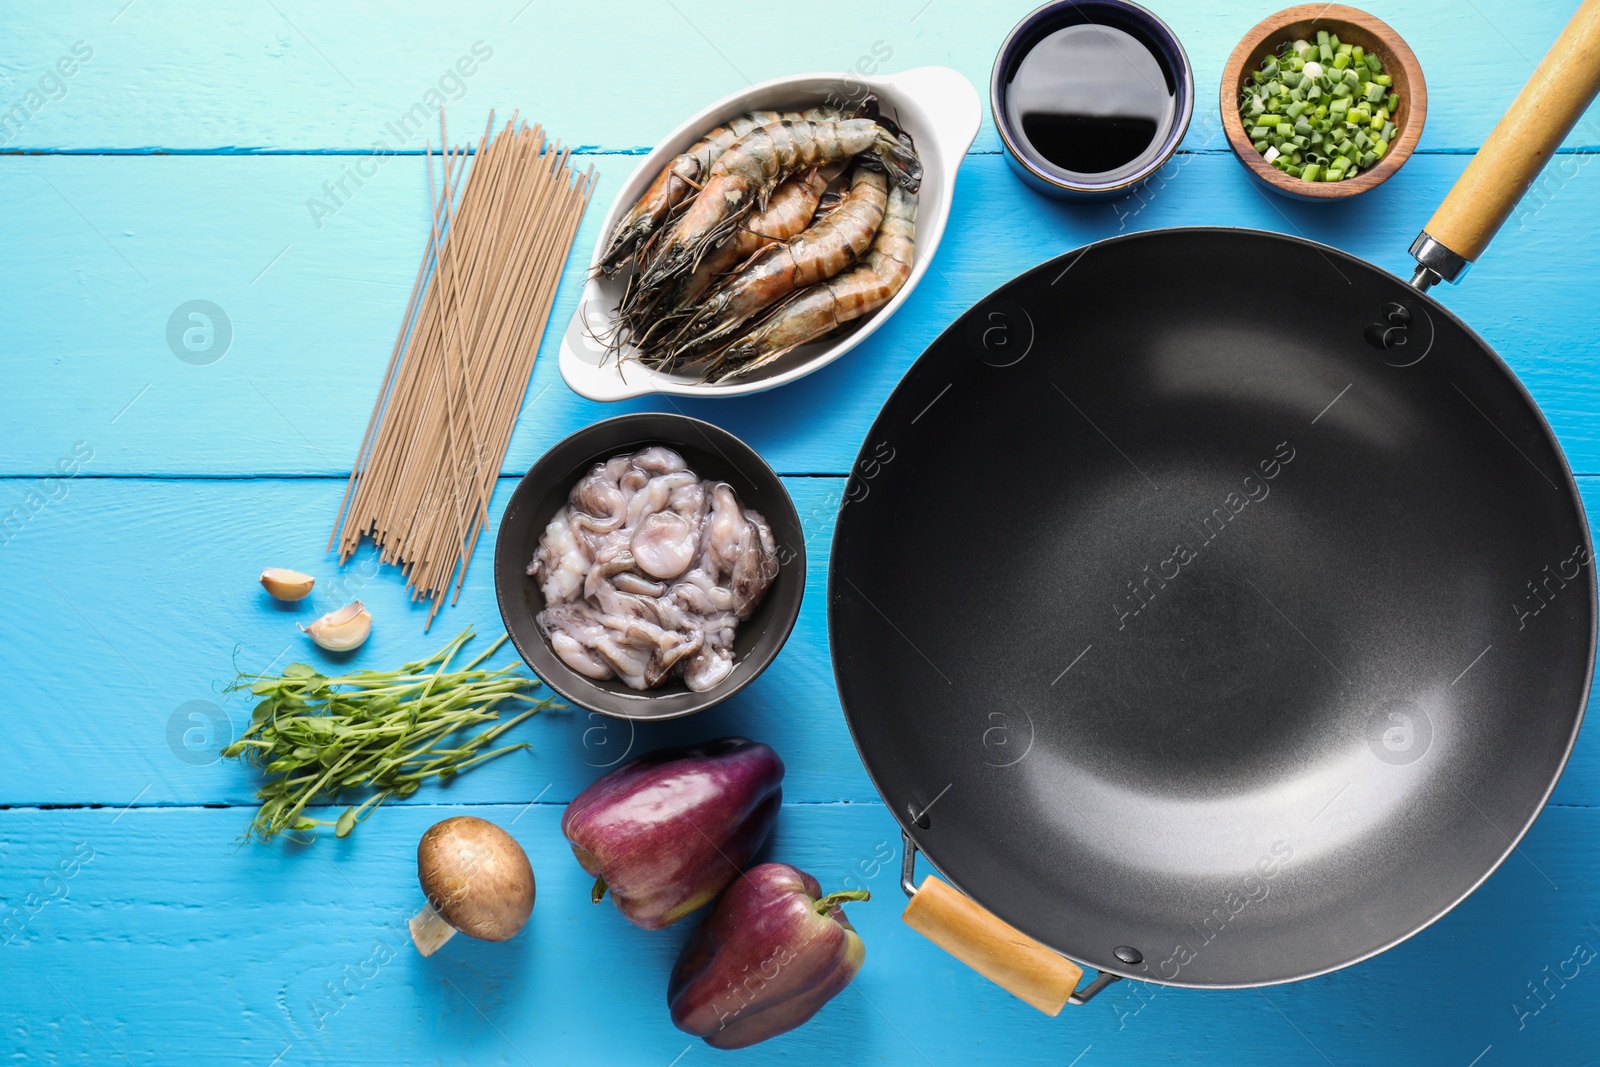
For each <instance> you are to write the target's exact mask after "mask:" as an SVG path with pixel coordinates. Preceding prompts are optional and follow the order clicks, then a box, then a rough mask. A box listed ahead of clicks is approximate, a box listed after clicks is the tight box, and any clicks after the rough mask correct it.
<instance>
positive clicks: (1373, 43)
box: [1222, 4, 1428, 200]
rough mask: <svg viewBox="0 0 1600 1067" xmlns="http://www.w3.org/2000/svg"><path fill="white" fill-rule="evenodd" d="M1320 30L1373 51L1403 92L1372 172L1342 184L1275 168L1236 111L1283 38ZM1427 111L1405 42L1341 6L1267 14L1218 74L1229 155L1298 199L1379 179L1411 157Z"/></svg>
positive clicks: (1348, 191)
mask: <svg viewBox="0 0 1600 1067" xmlns="http://www.w3.org/2000/svg"><path fill="white" fill-rule="evenodd" d="M1318 30H1327V31H1328V32H1329V33H1331V34H1335V35H1337V36H1338V38H1339V40H1340V41H1341V42H1343V43H1347V44H1358V45H1360V46H1361V47H1362V48H1363V49H1364V50H1366V51H1368V52H1376V53H1377V55H1378V58H1379V59H1381V60H1382V61H1383V71H1384V73H1385V74H1388V75H1389V76H1390V77H1392V78H1393V79H1394V91H1395V94H1396V95H1398V96H1399V97H1400V106H1399V109H1398V110H1397V111H1396V113H1395V114H1394V115H1392V116H1390V121H1392V122H1393V123H1394V125H1395V130H1396V135H1395V139H1394V141H1393V142H1391V143H1390V145H1389V151H1388V152H1387V153H1385V155H1384V157H1383V158H1382V159H1380V160H1378V162H1377V163H1376V164H1375V165H1374V166H1373V167H1372V169H1371V170H1365V171H1362V172H1361V173H1360V174H1357V175H1356V176H1355V177H1354V178H1348V179H1346V180H1344V181H1342V182H1308V181H1303V180H1302V179H1300V178H1296V177H1293V176H1292V175H1289V174H1285V173H1284V172H1283V171H1281V170H1279V169H1278V168H1277V167H1274V166H1273V165H1272V164H1271V163H1268V162H1267V161H1266V160H1265V159H1263V158H1262V156H1261V153H1260V152H1257V151H1256V147H1255V145H1254V144H1252V143H1251V141H1250V137H1249V135H1248V134H1247V133H1246V132H1245V128H1244V121H1243V119H1242V117H1241V116H1240V114H1239V95H1240V93H1242V92H1243V91H1244V85H1245V82H1246V81H1247V80H1249V77H1250V74H1251V72H1252V71H1256V70H1260V69H1261V62H1262V60H1264V59H1266V57H1267V56H1268V55H1269V54H1275V53H1276V52H1277V51H1278V49H1280V48H1282V47H1283V44H1284V42H1286V41H1293V40H1307V41H1315V40H1316V39H1317V31H1318ZM1427 117H1428V86H1427V83H1426V82H1425V81H1424V80H1423V78H1422V65H1421V64H1419V63H1418V62H1417V57H1416V54H1415V53H1413V52H1412V51H1411V48H1410V46H1409V45H1407V44H1406V42H1405V41H1404V40H1403V39H1402V38H1401V37H1400V35H1399V34H1398V33H1396V32H1394V30H1392V29H1390V28H1389V26H1388V24H1387V23H1385V22H1383V21H1382V20H1380V19H1377V18H1374V17H1373V16H1371V15H1369V14H1367V13H1366V12H1365V11H1359V10H1357V9H1356V8H1353V7H1345V6H1343V5H1342V4H1301V5H1299V6H1298V7H1291V8H1285V9H1284V10H1282V11H1280V12H1278V13H1277V14H1276V15H1269V16H1268V17H1266V18H1264V19H1262V20H1261V21H1260V22H1258V23H1256V25H1255V26H1254V27H1252V28H1251V30H1250V32H1249V33H1247V34H1245V35H1244V39H1243V40H1241V41H1240V42H1239V45H1238V47H1237V48H1235V49H1234V50H1233V54H1232V55H1231V56H1229V57H1228V65H1227V66H1226V67H1225V68H1223V72H1222V126H1223V128H1224V129H1225V130H1227V132H1228V144H1229V145H1231V146H1232V147H1233V154H1234V155H1236V156H1238V157H1239V162H1241V163H1243V164H1244V165H1245V166H1246V167H1247V168H1248V169H1249V170H1250V173H1251V174H1253V175H1255V176H1256V177H1257V178H1258V179H1260V180H1261V181H1262V182H1263V183H1265V184H1266V185H1268V186H1269V187H1271V188H1272V189H1273V190H1275V191H1277V192H1280V193H1283V194H1285V195H1287V196H1294V197H1298V198H1300V199H1302V200H1337V199H1341V198H1343V197H1347V196H1355V195H1357V194H1358V193H1364V192H1366V191H1367V190H1368V189H1371V188H1373V187H1374V186H1376V185H1381V184H1383V182H1384V181H1386V180H1387V179H1388V178H1389V176H1390V175H1391V174H1393V173H1394V172H1395V171H1397V170H1399V169H1400V167H1401V166H1402V165H1403V164H1404V163H1405V161H1406V160H1407V159H1410V158H1411V152H1412V150H1413V149H1414V148H1416V147H1417V139H1418V138H1420V137H1421V136H1422V124H1423V122H1424V121H1425V120H1426V119H1427Z"/></svg>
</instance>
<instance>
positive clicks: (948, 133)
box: [882, 67, 983, 184]
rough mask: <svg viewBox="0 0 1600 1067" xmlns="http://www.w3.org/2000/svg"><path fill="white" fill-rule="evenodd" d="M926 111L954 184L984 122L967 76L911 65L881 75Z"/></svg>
mask: <svg viewBox="0 0 1600 1067" xmlns="http://www.w3.org/2000/svg"><path fill="white" fill-rule="evenodd" d="M882 82H883V83H884V84H885V85H889V86H893V87H894V89H895V90H896V91H898V92H899V93H901V94H902V95H904V96H905V97H906V99H908V100H915V101H916V102H917V106H918V107H920V108H922V109H923V110H924V111H925V112H927V116H928V123H929V126H930V127H931V129H932V130H933V133H934V136H935V138H936V140H937V142H938V143H937V144H936V145H935V146H934V148H935V149H936V150H937V151H938V153H939V162H940V164H941V166H942V169H943V170H944V172H945V173H946V174H948V175H950V181H951V183H952V184H953V183H954V181H955V174H956V171H957V169H959V168H960V166H961V161H962V160H963V159H964V158H966V154H967V149H968V148H971V147H972V142H973V140H974V139H976V138H977V136H978V127H979V126H981V125H982V124H983V103H982V102H981V101H980V100H979V99H978V90H977V89H975V88H973V86H972V82H970V81H968V80H967V76H966V75H965V74H962V73H961V72H960V71H958V70H952V69H951V68H950V67H912V68H911V69H910V70H902V71H900V72H899V73H898V74H890V75H888V76H886V77H884V78H883V79H882ZM922 147H923V146H921V145H919V146H918V148H919V149H921V148H922Z"/></svg>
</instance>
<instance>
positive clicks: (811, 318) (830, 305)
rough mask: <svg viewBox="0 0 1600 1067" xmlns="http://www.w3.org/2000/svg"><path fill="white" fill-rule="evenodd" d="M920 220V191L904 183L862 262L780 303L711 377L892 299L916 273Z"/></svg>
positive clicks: (763, 360)
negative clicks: (905, 185)
mask: <svg viewBox="0 0 1600 1067" xmlns="http://www.w3.org/2000/svg"><path fill="white" fill-rule="evenodd" d="M916 221H917V196H916V194H915V193H912V192H909V191H907V190H905V189H902V188H901V187H899V186H895V187H894V188H892V189H890V190H889V207H888V210H887V211H886V212H885V213H884V216H883V225H882V226H881V227H879V229H878V235H877V237H875V238H873V241H872V247H871V248H870V249H868V251H867V254H866V255H865V256H863V257H862V260H861V264H860V266H857V267H856V268H854V269H853V270H851V271H849V272H847V273H845V274H841V275H839V276H838V277H836V278H831V279H829V280H828V281H826V282H823V283H822V284H820V285H813V286H811V287H810V288H808V289H803V290H801V291H800V292H798V293H796V294H794V295H793V296H791V297H790V298H789V299H788V300H785V301H784V302H783V303H781V304H779V305H778V306H777V307H776V308H774V309H773V310H772V312H771V313H770V314H769V315H768V316H767V317H766V318H765V319H764V320H763V321H762V322H761V323H760V324H759V325H757V326H756V328H755V329H753V330H751V331H750V332H749V333H748V334H746V335H745V336H743V337H741V338H739V340H737V341H735V342H734V343H733V344H731V345H729V346H728V347H727V348H725V349H723V350H722V352H721V353H720V354H719V355H718V356H717V359H716V362H715V363H714V364H713V365H712V367H711V370H710V372H709V373H708V374H707V376H706V377H707V379H708V380H710V381H723V380H725V379H727V378H733V377H737V376H739V375H744V374H749V373H750V372H751V371H753V370H756V369H758V368H760V367H764V366H766V365H767V364H768V363H771V362H772V361H773V360H775V359H777V358H779V357H780V356H783V355H784V354H786V353H788V352H790V351H791V350H793V349H794V348H796V347H798V346H800V345H803V344H805V343H806V342H807V341H814V340H816V339H817V338H819V337H821V336H822V335H823V334H825V333H828V332H829V331H830V330H833V329H835V328H837V327H839V326H842V325H844V324H845V323H847V322H849V321H851V320H852V319H858V318H860V317H861V316H862V315H865V314H868V313H869V312H872V311H876V310H877V309H878V308H880V307H882V306H883V305H884V304H887V303H888V302H889V301H890V300H891V299H892V298H893V297H894V294H895V293H898V292H899V291H900V287H901V286H903V285H905V283H906V279H907V278H908V277H910V275H911V265H912V263H913V262H914V261H915V258H916V246H915V244H914V236H915V233H916Z"/></svg>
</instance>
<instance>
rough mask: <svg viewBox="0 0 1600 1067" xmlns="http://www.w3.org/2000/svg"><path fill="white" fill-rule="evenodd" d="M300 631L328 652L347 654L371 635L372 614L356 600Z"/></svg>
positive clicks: (303, 627)
mask: <svg viewBox="0 0 1600 1067" xmlns="http://www.w3.org/2000/svg"><path fill="white" fill-rule="evenodd" d="M300 629H302V630H304V631H305V632H306V634H307V635H309V636H310V638H311V640H313V641H315V642H316V643H317V644H319V645H321V646H322V647H323V648H325V649H327V650H328V651H329V652H349V651H350V650H351V649H353V648H360V647H361V646H362V644H364V643H365V642H366V640H367V636H368V635H369V634H371V633H372V613H371V612H369V611H368V610H367V609H366V607H365V606H364V605H363V604H362V603H361V601H359V600H356V601H353V602H351V603H349V604H346V605H345V606H344V607H342V608H340V609H339V610H338V611H330V612H329V613H328V614H326V615H324V616H323V617H322V618H320V619H318V620H317V621H316V622H314V623H312V624H311V625H310V626H302V627H300Z"/></svg>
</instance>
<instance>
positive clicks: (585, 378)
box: [557, 289, 652, 403]
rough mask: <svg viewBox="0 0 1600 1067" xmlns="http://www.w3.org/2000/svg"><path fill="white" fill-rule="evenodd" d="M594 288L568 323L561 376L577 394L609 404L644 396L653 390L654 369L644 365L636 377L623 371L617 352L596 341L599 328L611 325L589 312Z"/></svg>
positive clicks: (581, 301) (638, 368)
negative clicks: (651, 375)
mask: <svg viewBox="0 0 1600 1067" xmlns="http://www.w3.org/2000/svg"><path fill="white" fill-rule="evenodd" d="M591 301H592V294H591V291H590V290H588V289H586V290H585V291H584V294H583V295H582V296H581V297H579V298H578V309H577V310H576V311H574V312H573V313H572V319H571V320H570V321H569V322H568V323H567V332H566V333H564V334H563V335H562V336H561V351H560V354H559V356H558V357H557V358H558V362H559V365H560V367H561V377H562V378H563V379H565V380H566V383H567V385H568V387H570V388H571V389H572V391H573V392H574V393H577V394H578V395H579V396H581V397H584V398H585V399H588V400H598V401H600V402H601V403H608V402H611V401H614V400H628V399H631V398H633V397H636V396H643V395H644V394H646V393H648V392H650V391H651V388H652V387H651V384H650V382H649V377H650V372H649V371H647V370H646V369H645V368H644V367H642V366H635V367H633V368H631V369H633V370H634V371H636V372H637V373H635V374H634V375H633V380H632V381H630V380H629V379H628V375H627V374H625V373H624V372H623V370H622V366H621V364H619V363H618V361H617V357H616V355H615V354H608V353H606V350H605V346H604V345H603V344H601V343H600V342H599V341H598V340H596V336H597V334H598V333H599V331H601V330H604V329H606V328H607V327H608V322H607V320H606V318H605V316H603V315H600V314H598V313H594V314H591V313H590V311H589V308H590V304H591Z"/></svg>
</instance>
